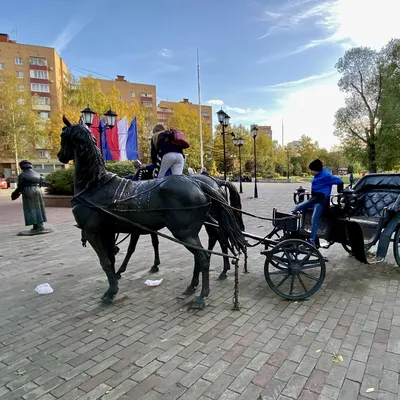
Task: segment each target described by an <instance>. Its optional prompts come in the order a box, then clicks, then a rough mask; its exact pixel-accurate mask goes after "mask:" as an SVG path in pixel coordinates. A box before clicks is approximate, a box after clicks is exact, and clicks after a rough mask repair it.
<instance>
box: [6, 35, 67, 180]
mask: <svg viewBox="0 0 400 400" xmlns="http://www.w3.org/2000/svg"><path fill="white" fill-rule="evenodd" d="M3 71H4V72H7V73H13V74H16V76H17V78H18V79H20V80H21V85H20V86H21V89H28V90H29V91H30V93H31V96H32V107H33V109H34V110H36V111H37V112H38V114H39V115H40V117H41V118H43V119H44V120H47V119H49V118H50V115H51V113H52V112H56V111H57V110H58V109H59V108H60V106H61V101H62V87H63V85H64V84H67V83H68V82H69V74H68V69H67V66H66V64H65V62H64V60H63V59H62V58H61V57H60V56H59V54H58V53H57V51H56V50H55V49H53V48H51V47H44V46H34V45H30V44H21V43H18V42H16V41H14V40H11V39H10V38H9V36H8V35H7V34H5V33H0V72H3ZM35 150H36V151H37V153H36V154H37V157H36V158H34V159H32V160H31V161H32V162H33V166H34V169H35V170H36V171H37V172H39V173H48V172H52V171H54V170H55V169H57V168H61V166H62V164H61V163H60V162H59V161H58V159H56V158H51V154H50V151H49V150H48V149H45V148H41V147H40V145H38V146H36V149H35ZM0 170H1V171H0V172H2V173H4V174H5V175H7V176H9V175H11V174H12V173H13V172H15V171H16V168H15V163H14V160H12V159H10V158H5V157H4V155H0Z"/></svg>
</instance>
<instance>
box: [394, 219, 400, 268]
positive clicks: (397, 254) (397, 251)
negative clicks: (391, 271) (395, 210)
mask: <svg viewBox="0 0 400 400" xmlns="http://www.w3.org/2000/svg"><path fill="white" fill-rule="evenodd" d="M399 247H400V226H398V227H397V230H396V233H395V235H394V240H393V255H394V259H395V260H396V264H397V265H398V266H399V267H400V248H399Z"/></svg>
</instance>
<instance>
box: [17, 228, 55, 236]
mask: <svg viewBox="0 0 400 400" xmlns="http://www.w3.org/2000/svg"><path fill="white" fill-rule="evenodd" d="M51 232H53V229H48V228H44V229H40V230H34V229H30V230H29V231H22V232H19V233H18V234H17V236H36V235H44V234H46V233H51Z"/></svg>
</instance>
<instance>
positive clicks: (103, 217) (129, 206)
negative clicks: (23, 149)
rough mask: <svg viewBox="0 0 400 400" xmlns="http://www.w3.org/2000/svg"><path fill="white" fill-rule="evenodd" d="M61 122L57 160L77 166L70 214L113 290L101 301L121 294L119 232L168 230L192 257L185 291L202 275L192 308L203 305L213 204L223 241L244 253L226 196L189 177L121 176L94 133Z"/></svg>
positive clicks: (243, 241) (206, 282) (242, 239)
mask: <svg viewBox="0 0 400 400" xmlns="http://www.w3.org/2000/svg"><path fill="white" fill-rule="evenodd" d="M63 121H64V124H65V127H64V128H63V132H62V134H61V149H60V151H59V153H58V159H59V160H60V161H61V162H62V163H64V164H66V163H68V162H69V161H71V160H74V163H75V186H74V198H73V201H72V212H73V214H74V217H75V220H76V222H77V225H78V226H79V228H80V229H82V230H83V231H84V235H85V237H86V239H87V240H88V241H89V243H90V245H91V246H92V248H93V249H94V250H95V252H96V253H97V256H98V257H99V261H100V264H101V266H102V268H103V270H104V272H105V273H106V275H107V278H108V282H109V288H108V290H107V291H106V292H105V293H104V295H103V301H106V302H110V301H112V300H113V298H114V297H115V295H116V294H117V293H118V280H117V277H116V273H115V253H114V252H115V234H116V233H118V232H121V233H123V232H125V233H135V234H137V233H138V232H139V233H140V234H141V233H145V232H147V233H148V232H152V231H153V232H155V231H159V230H160V229H162V228H164V227H166V228H168V229H169V230H170V231H171V233H172V234H173V236H174V237H175V238H176V239H177V240H179V241H180V242H182V243H183V244H184V245H185V247H186V248H187V249H188V250H189V251H190V252H191V253H192V254H193V256H194V271H193V278H192V281H191V283H190V285H189V286H188V288H187V289H186V291H185V293H186V294H192V293H193V292H194V290H195V289H196V287H197V286H198V283H199V275H200V272H201V273H202V288H201V293H200V295H199V296H198V297H197V299H196V300H195V301H194V303H193V304H192V307H193V308H202V307H204V305H205V301H204V299H205V298H206V297H207V296H208V295H209V293H210V288H209V267H210V254H209V253H207V252H206V251H205V250H204V248H203V247H202V245H201V242H200V239H199V232H200V229H201V227H202V226H203V225H204V222H205V221H206V220H207V216H208V213H209V209H210V205H211V203H212V204H213V206H214V207H215V209H216V210H217V214H218V218H217V222H218V224H219V227H220V232H221V239H222V240H223V241H224V243H225V244H226V245H227V247H228V248H229V249H230V250H231V251H232V252H233V253H235V252H245V250H246V240H245V238H244V235H243V233H242V231H241V229H240V226H239V223H238V221H237V219H236V217H235V215H234V214H233V212H232V210H231V209H230V208H229V205H228V203H227V202H226V200H225V198H224V197H223V196H222V195H221V194H220V193H219V191H217V190H215V189H213V188H212V187H211V186H209V185H207V184H205V183H203V182H200V181H197V182H196V181H194V180H191V179H189V178H187V177H185V176H170V177H168V178H163V179H158V180H154V181H144V182H132V181H129V180H127V179H124V178H119V177H118V176H116V175H115V174H112V173H110V172H108V171H107V170H106V168H105V164H104V161H103V158H102V157H101V154H100V150H99V149H98V148H97V146H96V140H95V138H94V137H93V135H92V134H91V132H90V131H89V130H88V129H87V128H86V127H85V126H83V125H79V124H77V125H72V124H71V123H70V122H69V121H68V120H67V118H66V117H65V116H64V117H63Z"/></svg>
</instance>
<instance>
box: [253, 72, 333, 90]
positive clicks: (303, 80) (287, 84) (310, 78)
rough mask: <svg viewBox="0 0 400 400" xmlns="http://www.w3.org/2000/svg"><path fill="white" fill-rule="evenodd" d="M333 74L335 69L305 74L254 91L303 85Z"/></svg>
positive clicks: (284, 88)
mask: <svg viewBox="0 0 400 400" xmlns="http://www.w3.org/2000/svg"><path fill="white" fill-rule="evenodd" d="M333 75H337V72H336V71H328V72H323V73H321V74H318V75H311V76H307V77H305V78H301V79H298V80H296V81H288V82H282V83H277V84H275V85H270V86H264V87H261V88H257V89H255V90H254V91H256V92H276V91H279V90H286V89H288V88H292V87H294V86H301V85H304V84H306V83H309V82H313V81H320V80H323V79H326V78H329V77H331V76H333Z"/></svg>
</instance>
